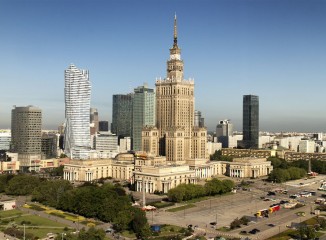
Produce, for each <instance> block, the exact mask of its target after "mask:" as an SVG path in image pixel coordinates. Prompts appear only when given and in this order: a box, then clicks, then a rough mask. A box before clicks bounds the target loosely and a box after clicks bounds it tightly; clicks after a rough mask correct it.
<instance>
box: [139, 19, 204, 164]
mask: <svg viewBox="0 0 326 240" xmlns="http://www.w3.org/2000/svg"><path fill="white" fill-rule="evenodd" d="M173 38H174V41H173V46H172V48H171V49H170V59H169V60H168V61H167V76H166V78H165V79H163V80H156V84H155V86H156V127H157V129H158V133H159V154H160V155H163V156H166V157H167V161H171V162H180V163H181V162H184V161H185V160H186V159H189V158H192V157H193V156H198V155H197V154H196V155H193V153H192V137H193V130H194V111H195V99H194V81H193V80H185V79H183V61H182V60H181V49H180V48H179V46H178V36H177V18H176V16H175V18H174V34H173ZM204 130H205V131H206V129H204ZM143 137H144V135H143ZM204 139H205V144H204V146H202V147H200V149H202V148H204V147H206V134H205V137H204ZM147 142H148V141H147ZM200 142H203V141H200ZM203 157H205V158H206V154H204V155H203Z"/></svg>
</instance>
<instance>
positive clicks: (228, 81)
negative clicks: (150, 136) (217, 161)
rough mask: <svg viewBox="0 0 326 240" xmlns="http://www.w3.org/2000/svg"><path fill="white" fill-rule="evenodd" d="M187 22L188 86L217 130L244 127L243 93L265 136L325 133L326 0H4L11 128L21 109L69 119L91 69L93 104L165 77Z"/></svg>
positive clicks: (3, 121)
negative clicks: (69, 92)
mask: <svg viewBox="0 0 326 240" xmlns="http://www.w3.org/2000/svg"><path fill="white" fill-rule="evenodd" d="M175 12H176V13H177V16H178V43H179V47H181V48H182V58H183V60H184V63H185V67H184V69H185V78H186V79H188V78H189V77H191V78H194V79H195V84H196V86H195V95H196V109H198V110H200V111H202V114H203V116H204V117H205V122H206V125H207V127H208V129H209V130H213V129H215V126H216V124H217V122H218V120H221V119H225V118H228V119H231V121H232V122H233V123H234V125H235V129H236V130H241V129H242V96H243V95H244V94H256V95H259V98H260V129H261V130H266V131H305V132H320V131H321V132H326V125H325V124H326V109H325V89H326V14H325V13H326V0H319V1H318V0H196V1H193V0H178V1H177V0H174V1H172V0H147V1H144V0H139V1H135V0H129V1H125V0H122V1H121V0H115V1H110V0H28V1H27V0H21V1H18V0H0V81H1V95H0V96H1V97H0V128H10V115H11V109H12V106H13V105H17V106H25V105H35V106H38V107H40V108H41V109H42V110H43V128H52V129H56V128H57V126H58V125H59V124H61V123H62V122H63V121H64V70H65V69H66V68H67V67H68V65H69V64H70V63H74V64H75V65H76V66H77V67H79V68H82V69H88V70H89V71H90V78H91V83H92V102H91V105H92V106H93V107H96V108H98V110H99V116H100V120H110V121H111V114H112V110H111V108H112V95H113V94H119V93H128V92H131V91H132V90H133V88H135V87H137V86H140V85H142V84H143V83H144V82H147V83H148V84H149V86H151V87H154V82H155V78H156V77H160V76H161V77H165V76H166V61H167V59H168V57H169V48H170V47H171V46H172V43H173V17H174V13H175Z"/></svg>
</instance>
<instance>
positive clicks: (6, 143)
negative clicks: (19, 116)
mask: <svg viewBox="0 0 326 240" xmlns="http://www.w3.org/2000/svg"><path fill="white" fill-rule="evenodd" d="M10 141H11V132H10V131H3V132H0V150H9V149H10Z"/></svg>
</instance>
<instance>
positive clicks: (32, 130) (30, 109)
mask: <svg viewBox="0 0 326 240" xmlns="http://www.w3.org/2000/svg"><path fill="white" fill-rule="evenodd" d="M41 136H42V110H41V109H40V108H37V107H34V106H27V107H16V106H14V109H12V111H11V151H12V152H14V153H18V159H19V162H20V169H21V170H22V171H23V172H25V171H31V170H34V171H38V169H39V161H40V160H41V158H42V154H41Z"/></svg>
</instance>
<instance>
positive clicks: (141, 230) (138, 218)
mask: <svg viewBox="0 0 326 240" xmlns="http://www.w3.org/2000/svg"><path fill="white" fill-rule="evenodd" d="M131 225H132V229H133V231H134V232H135V233H136V236H137V238H138V239H144V238H147V237H148V236H149V235H150V228H149V225H148V222H147V218H146V214H145V212H144V211H142V210H141V209H139V208H134V209H133V219H132V223H131Z"/></svg>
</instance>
